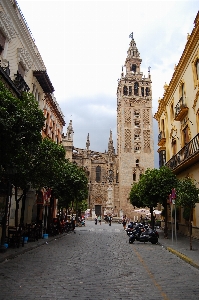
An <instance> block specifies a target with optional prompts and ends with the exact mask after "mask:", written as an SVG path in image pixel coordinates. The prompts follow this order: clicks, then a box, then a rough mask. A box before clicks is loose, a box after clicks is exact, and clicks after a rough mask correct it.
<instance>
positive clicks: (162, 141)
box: [158, 131, 166, 147]
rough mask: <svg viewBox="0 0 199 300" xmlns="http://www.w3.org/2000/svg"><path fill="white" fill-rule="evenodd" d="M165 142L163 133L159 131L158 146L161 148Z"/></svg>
mask: <svg viewBox="0 0 199 300" xmlns="http://www.w3.org/2000/svg"><path fill="white" fill-rule="evenodd" d="M165 142H166V138H165V134H164V132H163V131H161V132H160V133H159V134H158V146H160V147H161V146H163V145H164V144H165Z"/></svg>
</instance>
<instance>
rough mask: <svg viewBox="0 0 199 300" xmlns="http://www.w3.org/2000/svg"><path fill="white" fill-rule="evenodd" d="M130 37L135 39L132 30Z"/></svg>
mask: <svg viewBox="0 0 199 300" xmlns="http://www.w3.org/2000/svg"><path fill="white" fill-rule="evenodd" d="M129 38H131V39H132V40H133V32H131V34H129Z"/></svg>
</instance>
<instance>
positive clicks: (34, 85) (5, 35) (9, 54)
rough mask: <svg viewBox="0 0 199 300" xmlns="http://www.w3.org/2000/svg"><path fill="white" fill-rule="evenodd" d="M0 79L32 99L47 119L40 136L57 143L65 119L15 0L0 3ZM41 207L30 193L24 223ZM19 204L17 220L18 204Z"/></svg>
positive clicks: (12, 211)
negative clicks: (31, 96)
mask: <svg viewBox="0 0 199 300" xmlns="http://www.w3.org/2000/svg"><path fill="white" fill-rule="evenodd" d="M0 76H1V80H2V81H3V82H4V84H5V85H6V87H7V88H8V89H9V90H10V91H11V92H12V93H13V95H15V96H16V97H18V98H19V99H20V96H21V93H22V92H24V91H25V92H30V93H32V94H33V95H34V96H35V99H36V100H37V102H38V106H39V108H40V109H41V110H42V111H43V113H44V116H45V117H46V121H45V126H44V127H43V129H42V131H41V135H42V137H49V138H50V139H52V140H53V141H55V142H56V143H58V144H60V143H61V142H62V131H63V126H64V125H65V121H64V116H63V113H62V111H61V109H60V107H59V105H58V103H57V101H56V99H55V97H54V95H53V92H54V87H53V85H52V83H51V81H50V78H49V76H48V73H47V69H46V67H45V65H44V62H43V60H42V57H41V55H40V53H39V50H38V49H37V46H36V44H35V41H34V38H33V36H32V34H31V31H30V29H29V27H28V25H27V23H26V20H25V18H24V16H23V14H22V12H21V10H20V8H19V6H18V4H17V1H15V0H2V1H1V2H0ZM44 204H45V203H44V202H43V203H38V204H37V202H36V198H35V191H34V190H30V191H29V193H28V195H27V200H26V207H25V215H24V223H30V222H31V221H32V220H35V218H36V215H37V214H39V215H42V212H43V208H44ZM19 205H20V207H19V219H20V208H21V203H19ZM15 210H16V207H15V201H13V203H9V209H8V212H9V216H8V217H9V225H15V224H14V223H15ZM40 211H41V213H40Z"/></svg>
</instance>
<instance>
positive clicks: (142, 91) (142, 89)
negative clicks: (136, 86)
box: [141, 87, 144, 97]
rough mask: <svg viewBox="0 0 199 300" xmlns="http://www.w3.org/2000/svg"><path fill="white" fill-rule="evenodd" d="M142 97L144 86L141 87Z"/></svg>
mask: <svg viewBox="0 0 199 300" xmlns="http://www.w3.org/2000/svg"><path fill="white" fill-rule="evenodd" d="M141 93H142V97H144V87H141Z"/></svg>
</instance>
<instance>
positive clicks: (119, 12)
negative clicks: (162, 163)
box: [17, 0, 199, 167]
mask: <svg viewBox="0 0 199 300" xmlns="http://www.w3.org/2000/svg"><path fill="white" fill-rule="evenodd" d="M17 2H18V5H19V7H20V9H21V11H22V13H23V15H24V17H25V19H26V22H27V24H28V27H29V28H30V31H31V32H32V36H33V38H34V40H35V43H36V45H37V47H38V49H39V52H40V54H41V56H42V58H43V61H44V64H45V66H46V69H47V73H48V76H49V78H50V80H51V82H52V84H53V86H54V89H55V92H54V95H55V97H56V100H57V102H58V103H59V106H60V108H61V110H62V112H63V114H64V116H65V122H66V126H65V128H64V133H66V128H67V126H68V124H69V121H70V120H72V123H73V129H74V146H75V147H78V148H82V149H85V148H86V140H87V135H88V133H89V137H90V149H91V150H94V151H99V152H104V151H105V150H107V149H108V140H109V135H110V130H112V133H113V142H114V147H115V149H117V145H116V141H117V140H116V121H117V120H116V110H117V106H116V105H117V96H116V92H117V80H118V79H119V78H120V77H121V72H122V66H123V65H124V63H125V59H126V56H127V50H128V47H129V43H130V40H131V39H130V38H129V35H130V33H131V32H133V36H134V40H135V42H136V45H137V48H138V51H139V52H140V57H141V58H142V64H141V72H143V74H144V75H145V76H146V77H147V76H148V67H149V66H150V67H151V69H150V70H151V79H152V98H153V115H154V114H155V112H156V111H157V107H158V99H159V98H162V96H163V92H164V90H163V86H164V84H165V82H166V83H167V84H168V83H169V82H170V80H171V77H172V74H173V72H174V66H175V65H177V64H178V62H179V59H180V57H181V54H182V52H183V50H184V47H185V44H186V41H187V34H188V33H191V31H192V30H193V27H194V19H195V17H196V14H197V12H198V8H199V3H198V0H186V1H178V0H176V1H169V0H167V1H164V0H163V1H161V0H159V1H150V0H145V1H142V0H138V1H136V0H122V1H115V0H106V1H102V0H98V1H96V0H90V1H84V0H79V1H76V0H72V1H68V0H60V1H59V0H17ZM153 122H154V153H155V167H158V153H157V149H158V147H157V137H158V128H157V122H156V121H155V120H153Z"/></svg>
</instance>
